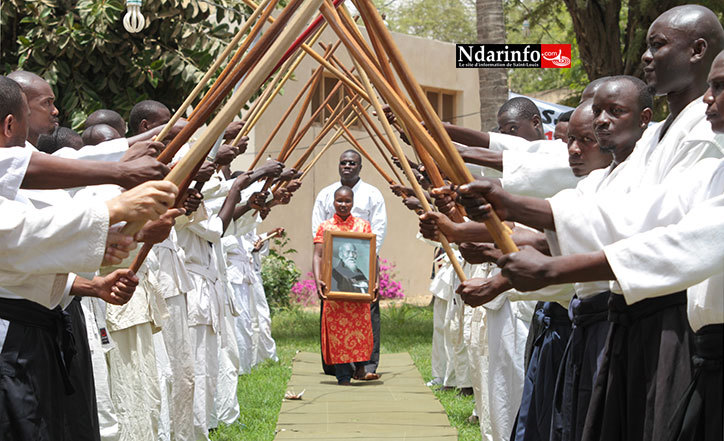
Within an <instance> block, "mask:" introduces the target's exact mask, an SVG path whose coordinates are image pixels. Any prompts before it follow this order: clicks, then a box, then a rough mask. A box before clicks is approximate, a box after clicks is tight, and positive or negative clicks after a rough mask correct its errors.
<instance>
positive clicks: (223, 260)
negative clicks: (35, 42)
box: [0, 72, 282, 440]
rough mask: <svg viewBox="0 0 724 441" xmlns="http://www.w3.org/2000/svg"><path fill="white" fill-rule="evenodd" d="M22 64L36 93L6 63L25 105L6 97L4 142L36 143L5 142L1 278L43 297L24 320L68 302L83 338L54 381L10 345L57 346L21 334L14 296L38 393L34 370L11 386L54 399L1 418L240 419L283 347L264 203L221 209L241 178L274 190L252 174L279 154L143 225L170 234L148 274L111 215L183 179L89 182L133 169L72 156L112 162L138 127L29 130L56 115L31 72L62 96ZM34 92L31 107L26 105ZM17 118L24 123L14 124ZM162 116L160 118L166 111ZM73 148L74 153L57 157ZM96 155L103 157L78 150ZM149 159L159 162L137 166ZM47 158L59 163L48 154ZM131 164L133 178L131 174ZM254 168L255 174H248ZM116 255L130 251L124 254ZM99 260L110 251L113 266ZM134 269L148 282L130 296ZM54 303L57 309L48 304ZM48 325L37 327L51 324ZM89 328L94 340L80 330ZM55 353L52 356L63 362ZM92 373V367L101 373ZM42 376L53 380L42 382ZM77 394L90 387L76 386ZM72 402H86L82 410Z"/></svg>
mask: <svg viewBox="0 0 724 441" xmlns="http://www.w3.org/2000/svg"><path fill="white" fill-rule="evenodd" d="M24 78H29V79H30V83H27V82H26V83H25V84H24V83H23V81H20V84H21V85H23V86H26V87H24V88H23V89H24V91H25V94H24V95H23V94H22V93H20V92H21V91H23V89H20V88H19V87H18V85H17V84H16V83H15V82H13V81H12V80H10V79H8V78H6V77H2V78H0V81H2V84H0V86H2V87H0V88H1V89H2V91H3V97H2V98H7V95H8V93H10V94H11V95H12V96H13V97H14V98H13V99H14V100H15V101H14V104H13V103H10V104H13V105H7V106H5V108H6V109H10V110H8V112H7V113H8V116H7V117H6V118H4V123H5V126H8V127H6V128H7V129H8V130H6V131H4V132H3V138H2V141H3V147H12V146H13V145H18V146H22V145H23V143H24V144H25V146H24V147H16V148H4V149H0V150H2V152H0V153H2V156H1V157H0V158H1V159H0V165H2V167H3V174H2V178H1V179H0V183H1V184H2V193H1V195H2V199H0V202H2V204H3V207H4V208H6V207H7V211H5V210H4V213H6V214H7V215H6V216H5V215H4V217H3V218H4V221H5V225H3V228H2V231H3V235H4V236H3V237H4V238H6V239H7V240H4V241H3V243H4V244H5V245H4V246H5V248H6V249H5V251H4V252H3V253H2V254H3V256H6V257H7V258H6V259H5V260H7V261H8V262H7V263H8V264H7V265H4V266H3V271H2V277H0V280H1V283H2V286H3V288H2V290H3V291H2V295H1V297H2V298H3V299H24V298H29V299H31V300H32V301H33V302H31V303H23V304H18V305H19V306H17V308H25V309H22V310H28V311H30V310H31V309H33V308H35V309H37V308H40V309H38V311H39V312H38V313H34V314H36V315H37V314H40V315H38V317H37V319H33V320H35V322H33V323H31V324H30V325H22V326H41V327H42V326H46V325H45V322H44V320H47V321H48V322H49V321H50V320H55V319H50V318H47V319H46V318H43V317H44V316H42V315H43V314H45V315H48V314H54V313H55V312H54V311H55V310H53V309H52V308H57V305H62V306H63V307H64V309H65V310H66V311H65V312H64V313H63V316H65V315H67V314H70V316H71V319H70V322H68V323H69V325H70V326H71V327H72V328H73V330H72V334H73V337H75V339H76V342H77V343H76V345H75V346H76V350H75V351H72V349H71V350H67V349H68V347H66V346H67V345H70V346H72V343H69V342H68V340H67V339H68V338H71V340H72V337H70V336H68V335H67V334H62V335H63V336H64V337H63V340H62V344H60V343H59V345H60V349H61V350H62V354H60V355H59V356H60V357H62V358H60V359H59V360H60V361H59V362H58V363H59V366H60V369H61V372H60V376H57V377H56V376H55V375H52V376H51V375H48V376H47V380H43V381H51V382H52V381H53V379H55V378H58V379H59V381H57V382H58V383H60V384H53V383H50V384H46V383H43V382H41V381H40V378H42V377H44V375H40V374H38V373H37V372H36V371H28V372H22V369H21V368H19V367H18V366H16V363H17V362H16V360H20V358H18V357H20V356H19V355H15V356H13V354H11V353H10V351H16V350H21V349H24V350H26V351H35V352H30V353H29V354H25V355H23V357H25V356H28V357H37V356H39V355H43V356H44V355H46V353H47V354H49V355H48V356H51V357H52V353H53V352H54V349H52V347H49V349H48V350H47V351H44V350H43V348H35V349H34V348H33V345H34V344H36V345H37V344H38V342H34V341H30V340H26V341H24V342H20V341H19V340H18V339H17V335H16V334H17V332H16V331H14V329H15V328H13V326H14V324H15V323H16V322H17V320H18V319H19V318H18V317H19V316H22V313H19V314H20V315H18V314H15V315H13V316H8V314H10V312H11V308H16V304H15V303H8V304H7V305H5V306H6V307H5V308H4V311H3V314H4V315H3V319H2V320H0V324H1V325H2V326H0V328H1V329H2V330H3V333H2V341H0V343H2V345H1V346H0V347H3V348H4V351H3V354H2V355H3V358H2V360H1V361H0V363H1V364H2V365H3V367H4V368H3V375H4V376H5V375H6V374H7V369H16V370H17V369H21V371H19V374H20V375H23V378H25V377H27V380H25V381H27V382H29V383H28V384H32V385H33V386H32V387H34V388H35V389H36V393H37V394H38V395H37V397H36V396H35V395H34V394H27V393H24V392H23V390H24V389H22V388H21V387H24V386H23V385H22V384H21V385H13V386H12V387H11V386H10V385H8V383H5V384H6V385H7V387H6V388H5V389H4V393H5V394H6V396H8V397H11V399H14V400H15V401H13V402H15V404H14V405H13V406H20V405H21V404H22V403H21V402H19V401H18V399H22V400H31V401H30V402H38V403H40V407H37V406H36V405H30V406H27V405H22V412H23V414H18V413H17V412H16V411H17V409H20V408H16V407H14V408H13V409H10V408H9V407H8V402H5V404H3V406H2V413H3V415H5V416H9V415H10V417H9V418H3V421H4V423H3V426H2V428H1V429H0V430H2V433H3V439H92V440H95V439H104V440H119V439H125V440H144V439H145V440H156V439H169V440H170V439H175V440H194V439H208V434H209V430H210V429H212V428H214V427H217V426H218V424H219V422H220V421H221V422H224V423H227V424H231V423H233V422H234V421H236V420H237V419H238V417H239V403H238V399H237V379H238V376H239V375H240V374H243V373H247V372H249V370H250V369H251V368H252V367H253V366H254V365H256V364H258V363H260V362H261V361H263V360H266V359H276V348H275V345H274V341H273V339H272V338H271V320H270V316H269V308H268V305H267V303H266V298H265V295H264V289H263V286H262V283H261V277H260V257H259V249H257V247H256V239H257V236H256V226H257V225H258V223H259V222H260V218H259V217H258V216H257V215H256V214H252V212H253V210H245V213H243V214H241V215H240V216H238V218H237V219H236V220H233V219H232V220H231V225H230V226H229V228H227V229H226V232H224V228H223V225H222V221H221V220H220V218H219V209H220V208H221V206H222V203H223V202H224V200H225V199H226V196H227V195H228V194H229V193H230V192H232V193H233V192H234V191H239V192H240V193H241V190H242V189H243V194H240V195H239V197H238V199H237V200H241V202H243V203H246V202H247V200H248V199H249V198H250V197H251V195H252V194H253V193H254V192H256V191H258V190H260V187H261V183H257V184H254V185H252V186H250V187H248V188H245V189H244V188H243V186H244V185H248V183H249V180H250V179H252V177H253V179H260V178H262V177H265V176H275V175H278V174H279V172H281V169H282V166H281V164H279V163H274V164H272V163H269V164H265V165H264V166H262V167H261V169H263V170H262V171H259V172H257V173H256V174H254V175H252V177H249V176H246V177H244V179H243V180H241V179H240V180H236V179H229V180H226V179H224V178H223V175H221V174H220V173H218V172H217V173H215V175H214V176H213V177H212V179H211V180H210V181H209V182H207V183H206V185H205V186H204V188H203V195H204V197H205V201H204V202H202V203H201V204H200V205H199V206H198V208H197V209H196V210H195V211H194V212H193V213H189V215H188V216H186V215H182V216H178V214H179V213H180V211H178V210H177V213H175V216H178V217H176V219H175V227H173V228H171V225H173V220H172V218H170V219H167V220H166V221H165V224H163V225H162V226H161V227H160V228H159V229H158V231H157V232H156V233H154V232H152V231H151V232H147V233H145V234H147V235H148V236H147V238H148V240H151V239H150V237H151V236H153V235H154V234H156V236H158V234H161V235H162V236H166V235H167V236H168V237H167V238H166V239H165V240H160V239H156V240H152V241H153V242H159V243H156V244H155V245H154V246H153V248H152V249H151V251H150V252H149V254H148V257H147V258H146V260H145V261H144V263H143V265H142V266H141V267H140V269H139V270H138V272H137V274H136V276H137V278H136V277H134V276H133V275H132V273H130V272H128V271H127V270H125V269H120V268H127V267H128V266H129V265H130V263H131V262H132V260H133V258H134V257H135V253H136V252H137V251H136V252H131V253H130V255H129V253H128V252H126V253H125V256H127V257H126V259H125V260H123V261H121V260H120V259H118V258H117V256H119V255H123V253H119V251H118V250H119V249H120V248H119V245H118V243H120V242H119V241H118V240H116V239H113V237H115V236H114V234H117V233H113V232H112V231H111V232H110V233H109V226H110V225H111V224H115V223H117V222H119V221H123V220H126V221H138V220H142V219H144V218H145V219H150V218H158V216H159V215H160V214H162V213H163V212H164V211H166V208H165V207H166V206H168V205H170V204H171V203H172V202H173V198H174V197H175V193H169V191H173V192H175V191H176V188H175V186H173V184H170V183H168V182H160V183H158V184H156V183H149V184H148V185H144V186H142V187H139V188H138V189H134V190H132V191H126V192H122V188H121V187H120V186H118V185H92V186H90V187H85V188H78V187H77V186H78V185H87V184H93V183H97V184H105V183H109V182H115V181H120V179H117V180H115V181H114V176H111V177H109V176H100V177H97V178H96V177H92V178H89V177H88V176H72V175H70V173H69V172H70V170H75V169H73V168H72V167H75V166H76V165H77V164H83V167H85V168H82V170H89V174H91V175H92V174H93V173H97V174H99V175H103V174H104V173H106V171H107V170H112V169H113V168H114V165H112V164H116V163H118V161H119V160H123V157H124V155H126V154H128V151H129V144H128V141H127V140H126V139H125V138H121V139H116V140H113V141H109V142H106V143H103V144H99V145H97V146H89V147H85V148H83V149H81V150H79V151H75V150H73V149H61V150H60V151H58V152H56V153H55V154H54V155H53V160H52V161H49V160H48V159H46V156H45V155H43V154H40V153H37V152H36V151H35V149H34V147H33V146H32V144H30V143H29V142H27V141H26V136H28V133H29V132H32V131H30V130H28V126H32V124H33V121H37V120H42V116H44V115H42V114H35V115H34V114H33V112H34V111H35V107H34V101H33V100H34V99H35V95H33V93H34V89H28V88H27V86H28V84H30V85H31V86H32V87H35V86H37V85H38V84H39V85H40V86H39V87H41V88H42V89H43V90H46V89H47V91H49V94H50V95H51V97H52V91H51V90H50V87H49V86H47V83H45V82H44V80H42V79H41V78H39V77H37V76H34V75H32V74H30V73H27V72H24V73H22V75H21V78H20V79H21V80H22V79H24ZM8 91H10V92H8ZM26 96H27V98H26ZM18 102H19V103H20V104H18ZM50 102H51V105H50V107H49V109H52V111H49V113H48V116H49V118H48V120H49V121H50V122H51V124H50V126H51V127H53V124H52V116H53V115H54V114H57V110H55V108H54V107H53V106H52V100H51V101H50ZM23 103H24V105H23ZM6 104H7V103H6ZM28 104H30V105H29V106H28ZM158 104H159V105H160V106H162V105H161V104H160V103H158ZM28 107H29V109H30V114H31V118H26V116H27V112H28ZM16 109H20V110H19V111H18V110H16ZM166 113H168V110H167V109H166ZM148 119H149V120H150V119H151V118H150V116H149V117H148ZM167 120H168V118H166V121H167ZM10 123H14V124H16V125H13V126H12V127H9V124H10ZM164 123H165V121H157V124H156V125H157V126H158V125H162V124H164ZM19 126H20V128H18V127H19ZM149 128H150V127H149ZM33 129H34V131H35V132H37V131H38V130H39V129H38V127H33ZM14 130H15V131H16V132H13V131H14ZM132 130H133V129H132ZM141 147H142V148H145V146H141ZM181 154H182V153H180V154H179V156H180V155H181ZM38 155H40V156H38ZM63 157H71V158H73V159H72V160H71V161H67V160H65V159H56V158H63ZM87 158H89V159H92V160H93V161H94V162H90V161H79V162H77V163H76V162H75V161H76V159H87ZM154 162H155V160H152V161H151V163H154ZM144 164H146V165H147V164H148V163H142V164H141V165H140V166H139V167H140V168H142V167H141V166H143V165H144ZM46 165H47V166H49V168H43V167H42V166H46ZM65 166H68V167H69V168H64V167H65ZM91 167H93V168H94V169H93V170H91ZM139 167H137V168H139ZM153 167H156V165H153ZM79 170H80V169H79ZM124 170H126V171H130V170H131V169H129V168H124ZM166 170H167V169H166ZM132 171H134V172H137V173H135V174H134V176H136V178H137V179H138V180H140V181H143V180H145V179H148V177H153V176H155V175H157V174H154V173H153V172H148V173H145V174H144V173H140V172H138V170H135V169H133V170H132ZM108 174H109V175H112V173H111V172H108ZM38 175H39V176H40V178H42V179H40V178H38ZM161 176H162V175H161ZM29 177H32V178H33V179H35V180H32V179H29ZM94 179H95V182H93V181H94ZM122 179H125V180H126V181H127V180H128V178H127V177H125V176H124V177H123V178H122ZM41 181H42V182H41ZM89 181H90V182H89ZM237 181H238V182H237ZM242 181H243V182H244V183H245V184H239V182H242ZM34 182H38V184H36V188H53V187H56V188H62V187H74V188H73V190H72V191H64V190H45V189H44V190H25V189H19V187H20V185H21V184H22V185H24V186H30V187H31V188H32V186H33V183H34ZM118 183H119V184H126V183H127V182H118ZM66 184H69V185H66ZM135 184H136V183H133V185H135ZM15 201H17V202H15ZM106 207H107V208H106ZM154 210H155V211H154ZM171 211H173V210H170V211H169V212H168V213H170V212H171ZM168 213H167V214H166V215H165V216H167V215H168ZM164 228H165V230H164ZM123 240H125V239H123ZM222 240H223V243H222ZM127 242H129V243H130V240H128V241H127ZM124 243H125V242H124ZM126 251H127V249H126ZM262 252H263V251H262ZM109 255H114V256H116V258H114V259H111V258H109V257H108V256H109ZM101 259H103V263H104V266H103V268H100V270H99V267H100V266H101ZM116 268H119V269H120V270H118V271H116V270H115V269H116ZM227 268H231V270H228V269H227ZM83 271H85V273H84V272H83ZM119 274H123V275H125V278H123V277H121V276H119ZM82 276H86V278H87V279H88V280H90V281H91V282H88V284H89V285H92V286H93V287H94V289H96V291H93V292H90V293H87V294H86V295H87V296H86V297H82V301H80V302H77V301H72V299H73V295H74V294H75V293H76V292H77V291H78V290H77V289H76V285H77V284H78V283H79V282H78V281H82V280H85V279H83V277H82ZM96 281H97V282H98V283H101V282H103V284H102V285H100V286H99V287H97V288H96V285H93V283H94V282H96ZM81 283H82V282H81ZM136 284H137V285H138V286H137V287H136V289H135V293H133V296H132V297H130V293H132V292H133V287H134V286H135V285H136ZM79 294H81V293H79ZM121 297H122V298H121ZM129 297H130V301H129ZM79 299H80V298H79ZM10 301H14V300H10ZM19 301H20V302H25V300H19ZM108 301H112V302H113V303H107V302H108ZM7 302H8V301H5V303H7ZM114 303H115V304H114ZM32 305H36V306H32ZM65 305H68V306H65ZM73 305H75V306H73ZM28 308H30V309H28ZM46 308H50V309H46ZM46 310H47V311H48V312H47V313H45V312H43V311H46ZM19 311H20V309H19ZM58 311H60V309H58ZM48 317H50V315H48ZM58 317H61V315H58ZM63 320H67V319H63ZM82 322H84V323H82ZM17 323H24V322H17ZM49 326H50V325H49ZM53 326H55V325H53ZM66 326H67V325H66ZM79 329H82V332H81V331H80V330H79ZM40 332H41V334H39V335H45V334H42V331H40ZM79 336H82V339H85V340H87V341H79ZM16 343H19V344H22V343H24V344H25V347H24V348H19V349H13V348H15V346H16ZM73 352H76V353H77V355H76V356H75V357H74V358H75V359H76V360H78V358H80V359H81V363H80V366H78V361H75V363H74V364H70V363H72V362H73V361H72V358H71V357H72V354H73ZM84 357H85V359H84ZM33 361H34V362H35V359H34V360H33ZM38 361H41V360H40V359H38ZM83 361H87V367H88V369H84V368H85V366H86V365H84V364H83ZM91 364H92V372H90V369H91V368H90V366H91ZM33 366H35V364H33ZM53 366H55V365H53ZM53 366H49V367H47V369H50V370H51V371H53V372H55V370H56V369H55V368H54V367H53ZM6 368H7V369H6ZM74 368H77V369H74ZM38 369H40V370H42V369H43V367H42V366H40V367H39V368H38ZM63 369H67V371H65V370H63ZM78 376H80V377H81V378H78ZM60 380H62V381H60ZM88 380H92V381H91V383H88ZM38 384H40V385H41V386H43V385H45V386H43V387H42V388H39V387H38ZM63 384H65V387H64V388H63ZM59 388H63V389H64V390H60V389H59ZM93 388H95V394H93ZM38 389H47V390H43V391H39V390H38ZM15 395H17V396H15ZM79 395H83V397H82V398H77V397H78V396H79ZM65 396H70V397H74V398H73V400H74V401H65V404H64V403H63V402H61V401H63V400H66V399H65V398H63V397H65ZM19 397H20V398H19ZM46 398H50V399H46ZM50 409H52V412H51V411H50ZM59 409H64V410H63V412H60V410H59ZM74 412H75V413H79V414H80V415H81V417H80V418H74V417H73V415H74ZM25 413H27V415H26V414H25ZM96 415H97V420H96ZM192 416H193V417H192Z"/></svg>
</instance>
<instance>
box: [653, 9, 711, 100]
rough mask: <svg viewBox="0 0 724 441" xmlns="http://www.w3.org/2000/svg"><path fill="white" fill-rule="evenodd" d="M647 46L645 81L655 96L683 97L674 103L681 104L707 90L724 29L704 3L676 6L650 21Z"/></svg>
mask: <svg viewBox="0 0 724 441" xmlns="http://www.w3.org/2000/svg"><path fill="white" fill-rule="evenodd" d="M646 46H647V49H646V52H644V54H643V55H642V56H641V61H642V62H643V65H644V79H645V80H646V83H647V84H648V85H649V87H651V89H652V90H653V91H654V92H655V93H656V95H669V94H671V97H674V96H675V95H679V96H685V97H686V100H684V101H686V102H682V103H679V104H678V106H677V107H683V106H684V105H686V104H688V103H689V102H690V101H691V99H693V98H695V97H698V96H700V95H701V94H702V93H703V92H704V90H705V89H706V76H707V75H708V73H709V68H710V66H711V63H712V61H713V60H714V57H715V56H716V54H717V53H719V51H721V49H722V48H724V28H722V25H721V23H719V20H718V18H717V16H716V14H714V13H713V12H712V11H711V10H710V9H708V8H706V7H704V6H700V5H684V6H677V7H674V8H671V9H669V10H668V11H666V12H664V13H663V14H661V15H660V16H659V17H657V18H656V20H654V22H653V23H651V26H650V27H649V30H648V33H647V35H646ZM683 92H687V93H683ZM669 104H670V107H672V106H671V104H672V103H669ZM672 113H674V112H673V110H672Z"/></svg>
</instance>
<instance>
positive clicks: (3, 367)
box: [0, 298, 97, 441]
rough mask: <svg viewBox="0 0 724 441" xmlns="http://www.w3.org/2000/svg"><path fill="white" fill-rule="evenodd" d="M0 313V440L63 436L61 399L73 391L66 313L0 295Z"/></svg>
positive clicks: (45, 439) (51, 440) (50, 439)
mask: <svg viewBox="0 0 724 441" xmlns="http://www.w3.org/2000/svg"><path fill="white" fill-rule="evenodd" d="M0 318H1V319H3V320H6V321H7V322H9V323H6V325H7V327H5V326H3V328H5V329H4V331H5V338H4V341H3V342H2V352H0V439H2V440H3V441H28V440H33V441H58V440H64V439H65V437H64V433H65V424H66V418H67V415H68V409H67V408H66V406H65V405H64V403H65V402H64V399H65V395H66V394H71V393H73V392H74V389H73V386H72V384H71V381H70V376H69V372H70V371H71V370H72V367H73V357H74V355H75V347H74V346H75V342H74V339H73V333H72V330H71V323H70V316H69V315H68V313H66V312H64V311H63V310H62V309H61V308H60V307H57V308H55V309H52V310H51V309H48V308H45V307H43V306H41V305H39V304H37V303H35V302H31V301H29V300H20V299H18V300H16V299H5V298H0ZM88 417H89V416H88V415H86V418H88ZM96 418H97V416H96Z"/></svg>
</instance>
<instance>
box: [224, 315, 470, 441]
mask: <svg viewBox="0 0 724 441" xmlns="http://www.w3.org/2000/svg"><path fill="white" fill-rule="evenodd" d="M381 314H382V330H381V341H382V352H384V353H394V352H409V353H410V356H411V357H412V359H413V361H414V362H415V366H417V369H418V370H419V371H420V374H421V375H422V377H423V379H424V381H426V382H427V381H429V380H430V379H431V378H432V376H431V367H430V351H431V349H432V308H431V307H429V306H427V307H420V306H413V305H407V304H403V305H401V306H398V307H391V308H383V309H382V312H381ZM272 335H273V336H274V338H275V340H276V342H277V355H278V356H279V361H278V362H273V361H270V360H267V361H265V362H263V363H261V364H260V365H258V366H257V367H255V368H254V369H253V370H252V372H251V373H249V374H247V375H243V376H241V377H239V387H238V396H239V406H240V411H241V417H240V418H239V421H237V422H236V423H234V424H232V425H222V426H221V427H219V429H217V430H216V431H215V432H214V433H213V434H212V435H211V439H212V440H215V441H222V440H223V441H231V440H233V441H236V440H244V441H253V440H272V439H274V435H275V428H276V422H277V417H278V415H279V409H280V408H281V403H282V399H283V398H284V393H285V392H286V385H287V382H288V381H289V378H290V377H291V373H292V369H291V365H292V360H293V358H294V355H295V354H296V353H297V352H300V351H307V352H312V353H319V312H318V311H308V310H307V311H304V310H301V309H299V308H297V309H288V310H281V311H277V312H276V313H275V314H274V316H273V317H272ZM382 368H384V367H382ZM320 373H321V356H320ZM434 393H435V396H436V397H437V398H438V400H440V402H441V403H442V405H443V407H444V408H445V411H446V412H447V414H448V419H449V420H450V424H451V425H452V426H454V427H455V428H457V430H458V435H459V437H458V439H459V440H462V441H477V440H480V439H481V437H480V430H479V428H478V426H477V425H472V424H469V423H467V422H466V418H468V417H469V416H470V414H471V413H472V410H473V407H474V404H473V399H472V397H460V396H458V395H457V394H456V393H455V392H454V391H446V392H440V391H435V392H434Z"/></svg>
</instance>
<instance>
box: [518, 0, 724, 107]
mask: <svg viewBox="0 0 724 441" xmlns="http://www.w3.org/2000/svg"><path fill="white" fill-rule="evenodd" d="M687 3H692V2H688V1H685V0H657V1H634V0H506V3H505V6H506V26H507V29H508V35H509V37H511V40H510V42H523V41H525V42H530V43H539V42H542V43H572V45H573V46H572V56H573V60H572V61H573V63H572V67H571V69H549V70H543V72H534V71H531V72H525V73H522V72H520V71H522V69H517V70H516V72H515V73H514V74H513V80H512V84H513V89H518V90H520V91H521V92H523V93H525V92H527V91H528V90H527V89H529V88H531V85H532V86H533V87H534V88H536V89H537V90H545V89H551V88H558V87H569V88H571V89H572V90H574V91H577V92H580V91H581V90H582V89H583V87H584V86H585V84H587V83H588V81H590V80H593V79H596V78H600V77H602V76H606V75H622V74H625V75H634V76H638V77H641V76H642V68H641V55H642V54H643V53H644V51H645V50H646V32H647V31H648V28H649V26H650V25H651V23H652V22H653V21H654V20H655V19H656V17H658V16H659V15H660V14H661V13H663V12H664V11H666V10H668V9H670V8H672V7H674V6H678V5H683V4H687ZM695 3H698V4H701V5H704V6H707V7H708V8H710V9H712V10H713V11H714V12H716V13H717V14H718V15H719V17H720V18H721V17H722V13H724V2H722V1H721V0H699V1H697V2H695ZM536 83H537V84H538V85H536ZM571 101H573V102H575V101H577V96H576V97H575V99H573V100H571ZM661 104H665V103H663V101H662V103H661ZM659 107H661V106H659ZM665 113H666V111H665V109H662V108H660V109H659V111H658V112H657V114H658V115H660V116H661V115H663V114H665Z"/></svg>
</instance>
